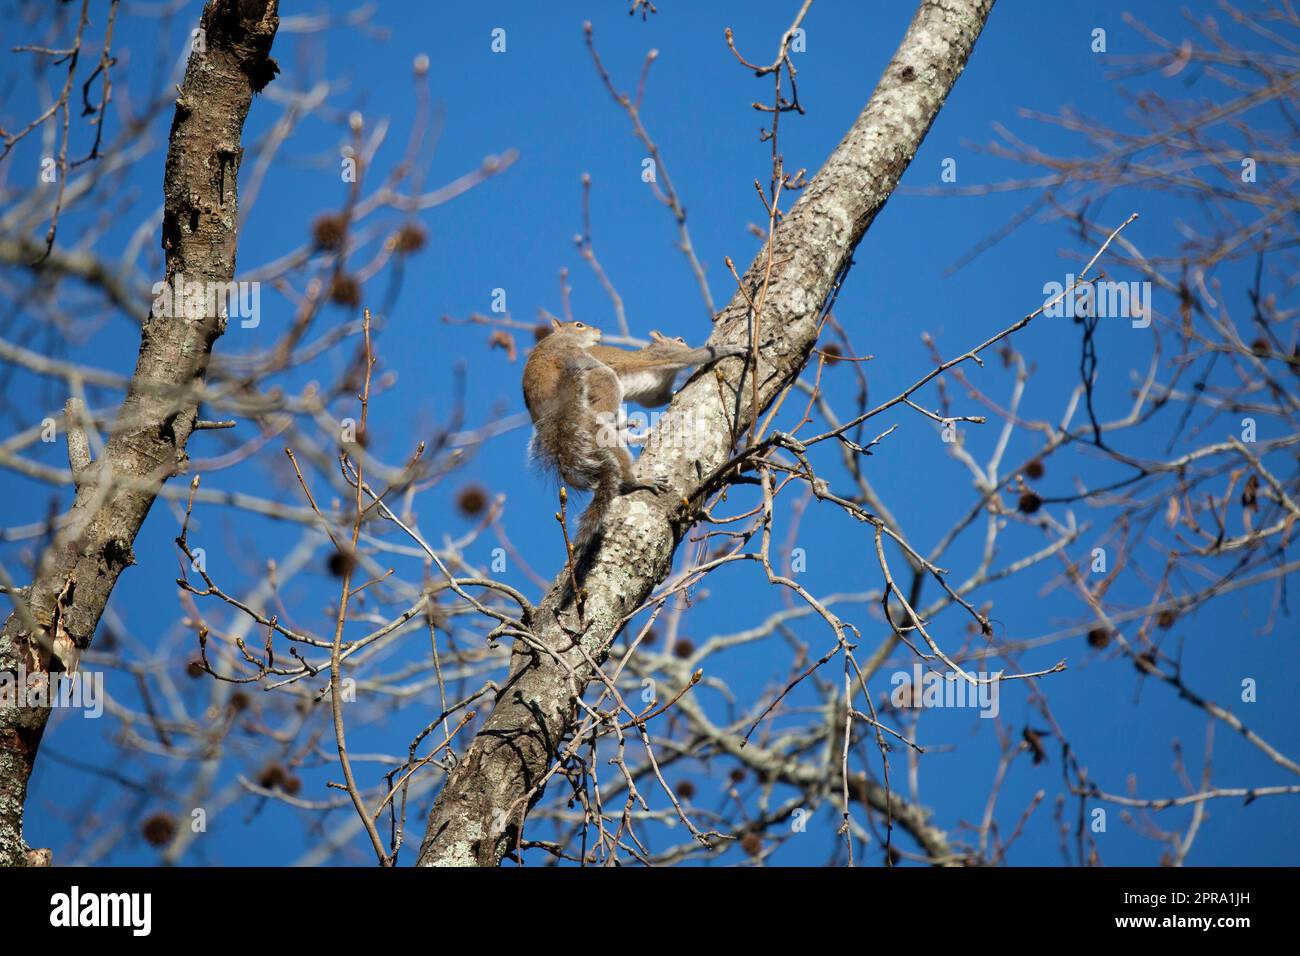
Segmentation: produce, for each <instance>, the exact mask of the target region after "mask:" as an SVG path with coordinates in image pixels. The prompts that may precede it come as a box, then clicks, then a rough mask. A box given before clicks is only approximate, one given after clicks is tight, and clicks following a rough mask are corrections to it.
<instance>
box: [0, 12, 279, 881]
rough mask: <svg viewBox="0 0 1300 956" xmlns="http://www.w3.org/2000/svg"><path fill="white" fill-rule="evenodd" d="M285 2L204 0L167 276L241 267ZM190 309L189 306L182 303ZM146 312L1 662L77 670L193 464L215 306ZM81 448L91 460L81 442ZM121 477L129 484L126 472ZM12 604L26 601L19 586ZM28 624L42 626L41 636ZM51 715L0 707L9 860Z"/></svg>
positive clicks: (8, 667)
mask: <svg viewBox="0 0 1300 956" xmlns="http://www.w3.org/2000/svg"><path fill="white" fill-rule="evenodd" d="M277 8H278V0H209V3H208V4H207V6H206V7H205V9H204V11H203V18H202V20H201V21H200V29H201V30H202V38H203V43H202V44H201V45H200V44H196V46H199V47H200V49H198V50H196V51H195V52H193V53H191V55H190V60H189V64H188V66H187V68H186V71H185V79H184V82H183V83H182V84H181V88H180V93H179V95H178V96H177V99H176V113H175V116H174V118H173V120H172V128H171V134H170V138H169V144H168V149H167V165H166V171H165V173H164V179H163V195H164V212H163V230H162V244H163V249H164V251H165V255H166V262H167V274H166V282H167V283H168V285H169V287H173V288H174V287H175V283H176V281H177V279H178V277H181V276H183V281H185V282H202V283H221V284H225V283H228V282H231V281H233V279H234V275H235V240H236V235H235V227H236V223H237V222H238V219H239V217H238V202H237V191H236V179H237V176H238V174H239V164H240V158H241V153H242V149H241V147H240V138H241V134H242V132H243V127H244V120H245V118H246V117H247V116H248V109H249V106H250V104H251V103H252V100H253V94H254V93H256V92H258V91H259V90H261V89H262V88H263V87H264V86H265V85H266V84H267V83H268V82H270V80H271V78H272V77H273V76H274V75H275V73H276V72H277V67H276V65H275V61H274V60H272V59H271V56H270V51H271V44H272V41H273V40H274V39H275V32H276V29H277V27H278V26H279V17H278V10H277ZM181 311H182V312H183V310H181ZM175 312H176V310H172V312H171V314H169V315H163V316H159V315H151V316H150V317H149V319H148V320H147V321H146V322H145V323H144V326H143V328H142V330H141V339H140V353H139V358H138V359H137V362H136V367H135V374H134V375H133V376H132V377H131V382H130V385H129V387H128V389H127V394H126V399H125V401H124V402H123V404H122V409H121V411H120V413H119V415H118V420H117V423H116V425H115V426H114V428H113V431H112V433H111V436H110V438H109V441H108V445H107V448H106V449H105V453H104V455H103V458H102V459H101V460H100V461H97V462H95V463H94V465H93V466H88V469H87V473H86V475H85V477H86V478H87V480H84V481H82V480H79V481H78V484H77V494H76V499H75V501H74V503H73V506H72V514H71V520H70V521H69V522H68V525H67V526H66V528H65V529H64V530H63V531H62V532H60V534H59V536H58V537H57V538H56V539H55V541H54V543H53V544H52V545H51V547H50V548H49V549H48V551H47V552H46V553H45V554H44V555H43V556H42V559H41V564H40V566H39V567H38V569H37V573H36V577H35V580H34V582H33V583H32V586H31V588H30V589H29V591H28V593H27V595H26V598H25V601H26V607H24V608H22V609H21V612H20V611H19V610H15V613H13V614H11V615H10V616H9V619H8V620H7V621H6V622H5V626H4V630H3V631H2V632H0V671H8V672H10V673H15V672H18V671H19V669H20V668H23V669H25V670H26V672H27V674H28V675H29V676H30V675H38V679H44V678H45V677H47V676H48V675H49V674H51V673H54V672H57V671H59V670H65V669H66V670H74V669H75V668H76V665H77V658H78V656H79V655H80V652H81V651H82V650H84V649H85V648H86V647H88V646H89V644H90V641H91V638H92V637H93V636H94V633H95V628H96V626H97V625H98V623H99V618H100V615H101V614H103V612H104V606H105V605H106V604H107V602H108V598H109V595H110V594H111V593H112V591H113V587H114V585H115V584H116V583H117V578H118V575H120V574H121V573H122V571H123V570H125V569H126V567H127V566H128V565H130V564H132V563H134V558H133V556H132V551H131V548H132V543H133V542H134V541H135V536H136V534H137V532H138V531H139V530H140V526H141V525H142V524H143V523H144V519H145V516H146V515H148V513H149V509H150V507H151V506H152V505H153V501H154V498H155V497H156V495H157V493H158V489H159V488H160V487H161V485H162V483H163V482H164V481H166V480H167V479H168V478H170V477H171V476H172V475H175V474H177V473H179V472H182V471H184V470H185V467H186V456H185V446H186V442H187V441H188V440H189V436H190V432H191V431H192V429H193V427H194V421H195V418H196V417H197V414H198V407H197V402H196V400H195V398H194V395H195V394H197V390H196V389H195V386H196V385H198V384H200V383H202V381H203V377H204V374H205V372H206V370H207V365H208V359H209V357H210V355H211V351H212V344H213V342H214V341H216V339H217V338H218V337H219V336H220V335H221V333H222V332H223V331H224V327H225V318H224V317H223V316H220V315H196V316H193V317H187V316H185V315H184V314H181V315H176V314H175ZM72 454H73V455H74V456H75V457H76V459H77V460H78V461H79V462H80V461H81V460H82V459H83V458H84V457H85V456H83V455H82V450H81V449H80V446H79V444H78V443H77V442H76V441H74V447H73V449H72ZM122 479H125V480H122ZM14 598H15V600H16V601H21V600H23V598H22V597H21V596H19V595H14ZM33 621H34V622H35V623H36V624H37V625H38V626H39V628H41V629H42V630H39V631H36V632H35V633H34V632H33V630H34V629H33V627H32V623H33ZM48 717H49V711H48V710H47V709H43V708H23V707H18V708H14V707H4V708H0V865H9V866H16V865H23V864H24V863H25V862H28V861H29V860H31V861H39V860H40V859H42V857H41V856H40V855H39V854H37V855H29V853H28V849H27V846H26V844H25V842H24V840H23V832H22V821H23V802H24V800H25V799H26V794H27V781H28V778H29V777H30V775H31V771H32V766H33V763H34V761H35V759H36V753H37V748H38V747H39V746H40V740H41V734H42V733H43V732H44V729H45V723H46V720H47V719H48Z"/></svg>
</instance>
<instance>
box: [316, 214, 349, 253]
mask: <svg viewBox="0 0 1300 956" xmlns="http://www.w3.org/2000/svg"><path fill="white" fill-rule="evenodd" d="M346 233H347V222H346V220H344V218H343V217H342V216H340V215H338V214H336V213H332V212H327V213H325V214H324V215H321V216H317V217H316V220H315V221H314V222H313V223H312V224H311V239H312V242H313V243H315V245H316V248H317V249H323V250H325V251H326V252H337V251H338V250H339V249H341V248H342V247H343V237H344V235H346Z"/></svg>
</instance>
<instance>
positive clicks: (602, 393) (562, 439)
mask: <svg viewBox="0 0 1300 956" xmlns="http://www.w3.org/2000/svg"><path fill="white" fill-rule="evenodd" d="M599 342H600V330H599V329H597V328H593V327H591V326H589V325H585V324H583V323H582V322H559V321H556V320H555V319H552V320H551V332H550V333H549V334H548V335H547V336H546V337H545V338H543V339H542V340H541V341H540V342H538V343H537V347H536V348H534V349H533V352H532V354H531V355H529V356H528V361H527V362H526V363H525V364H524V378H523V389H524V404H525V405H526V406H527V407H528V414H529V416H530V417H531V418H532V420H533V437H532V440H531V441H530V443H529V453H530V456H531V457H532V458H533V459H534V460H537V461H540V462H541V463H542V464H543V465H545V466H546V467H548V468H550V469H552V470H554V471H555V472H557V473H558V474H559V476H560V477H561V478H562V479H563V480H564V482H565V483H566V484H568V485H570V486H571V487H573V488H576V489H578V490H581V491H592V492H593V494H592V500H591V504H590V505H588V506H587V510H586V511H585V512H584V513H583V516H582V520H581V522H580V523H579V527H578V542H579V544H585V543H586V542H588V541H590V540H591V539H592V538H593V537H594V536H595V535H596V534H597V533H598V532H599V531H600V525H601V521H602V519H603V518H604V515H605V512H606V511H607V510H608V508H609V506H610V504H611V503H612V502H613V500H614V499H615V498H616V497H618V496H619V495H626V494H631V493H633V492H636V491H652V492H654V493H655V494H660V493H662V492H664V491H666V490H668V489H667V486H666V485H665V484H664V483H663V482H659V481H641V480H639V479H638V478H637V477H636V476H635V475H634V474H633V471H632V456H631V454H630V453H629V452H628V450H627V448H626V447H624V444H625V441H626V436H625V433H624V431H625V429H624V426H623V419H622V415H621V407H622V405H623V402H624V401H635V402H638V403H640V404H643V405H647V406H648V407H657V406H660V405H666V404H667V403H668V401H669V400H670V399H671V398H672V387H673V381H674V379H675V378H676V376H677V373H678V372H679V371H681V370H682V369H684V368H690V367H692V366H695V365H702V364H706V363H708V362H714V361H717V360H719V359H722V358H725V357H727V356H731V355H743V354H745V353H746V352H747V351H748V349H746V348H745V347H744V346H735V345H723V346H710V345H706V346H703V347H702V348H698V349H693V348H691V347H690V346H688V345H687V344H686V342H685V341H684V340H682V339H670V338H668V337H667V336H664V335H661V334H660V333H658V332H652V333H651V343H650V344H649V345H647V346H645V347H644V348H641V349H636V350H628V349H620V348H614V347H612V346H607V345H600V344H599Z"/></svg>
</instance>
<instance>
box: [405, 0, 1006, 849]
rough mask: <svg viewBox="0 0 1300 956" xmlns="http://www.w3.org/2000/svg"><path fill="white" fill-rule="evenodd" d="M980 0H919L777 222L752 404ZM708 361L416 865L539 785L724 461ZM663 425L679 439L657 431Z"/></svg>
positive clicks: (800, 337)
mask: <svg viewBox="0 0 1300 956" xmlns="http://www.w3.org/2000/svg"><path fill="white" fill-rule="evenodd" d="M992 7H993V0H923V2H922V3H921V5H920V8H919V9H918V10H917V12H916V16H915V17H914V18H913V20H912V23H911V25H910V26H909V27H908V30H907V34H906V35H905V36H904V37H903V41H902V43H901V44H900V45H899V47H898V50H897V51H896V52H895V54H894V58H893V59H892V60H891V61H890V63H889V66H888V67H887V68H886V70H885V73H884V75H883V76H882V77H881V79H880V82H879V84H878V85H877V87H876V90H875V92H874V93H873V94H872V97H871V100H870V102H869V103H868V104H867V106H866V108H865V109H864V110H863V111H862V114H861V115H860V116H859V117H858V119H857V121H856V122H855V123H854V124H853V126H852V128H851V129H850V130H849V132H848V135H846V136H845V137H844V139H843V141H842V142H841V143H840V145H839V146H838V147H837V148H836V150H835V152H834V153H832V154H831V156H830V158H829V159H828V160H827V161H826V164H825V165H824V166H823V167H822V169H821V171H820V172H819V173H818V174H817V176H816V177H815V178H814V179H813V181H812V182H811V184H810V185H809V186H808V187H807V188H806V189H805V190H804V193H803V195H802V196H801V197H800V199H799V201H798V202H797V203H796V204H795V205H794V207H793V208H792V209H791V210H790V212H789V213H788V214H787V215H786V216H785V218H784V220H783V221H782V222H781V225H780V227H779V228H778V229H777V231H776V234H775V237H774V238H773V240H772V243H773V249H772V255H771V257H770V261H771V262H772V264H773V265H772V269H771V276H770V285H769V287H768V290H767V295H766V299H765V304H764V305H763V314H762V320H761V328H762V337H763V341H762V343H761V345H762V354H761V358H760V361H759V363H758V370H757V374H758V396H759V404H760V407H761V408H766V407H767V406H768V405H769V404H770V403H771V402H772V401H773V400H774V399H775V397H776V396H777V395H779V394H780V392H781V390H782V389H783V388H784V387H785V386H786V385H787V384H788V383H789V382H790V381H791V380H793V379H794V378H795V377H796V376H797V375H798V374H799V371H800V370H801V369H802V368H803V366H804V363H805V362H806V361H807V359H808V356H809V354H810V352H811V350H812V348H813V346H814V344H815V342H816V338H817V330H818V318H819V314H820V312H821V309H822V306H823V304H824V303H825V301H826V299H827V297H828V296H829V295H830V293H831V290H832V289H833V287H834V284H835V281H836V279H837V277H839V276H841V275H842V273H843V272H844V270H845V269H846V268H847V267H848V265H849V263H850V261H851V258H852V254H853V250H854V248H855V247H856V246H857V244H858V241H859V240H860V239H861V238H862V236H863V234H864V233H865V232H866V230H867V228H868V226H870V224H871V222H872V220H873V219H874V218H875V216H876V214H877V213H878V212H879V211H880V209H881V207H882V206H884V204H885V201H886V200H887V199H888V198H889V195H890V193H891V192H892V191H893V189H894V187H895V185H896V184H897V182H898V180H899V178H900V177H901V176H902V174H903V170H905V169H906V168H907V165H908V163H909V162H911V159H912V157H913V156H914V155H915V154H916V150H917V149H918V147H919V146H920V144H921V141H922V140H923V139H924V137H925V134H926V132H927V131H928V130H929V128H930V124H931V123H932V122H933V121H934V118H935V116H936V115H937V114H938V112H939V109H940V107H941V106H942V105H943V102H944V100H945V98H946V97H947V95H948V92H949V91H950V90H951V89H952V87H953V84H954V83H955V82H956V81H957V77H958V76H959V75H960V74H961V71H962V69H963V68H964V67H965V65H966V61H967V58H968V57H969V56H970V53H971V50H972V48H973V47H974V44H975V40H976V38H977V37H978V36H979V34H980V31H981V30H982V29H983V27H984V23H985V21H986V20H987V18H988V15H989V13H990V12H991V10H992ZM768 262H769V255H768V250H767V248H766V247H764V249H763V250H762V251H760V252H759V254H758V256H757V257H756V258H755V260H754V263H753V264H752V265H751V266H750V268H749V271H748V272H747V274H746V275H745V276H744V277H743V281H744V284H745V287H746V288H745V293H744V294H739V293H738V294H737V295H735V296H733V298H732V300H731V302H730V304H729V305H728V306H727V307H726V309H724V310H723V312H722V313H721V315H720V316H719V319H718V322H717V330H716V333H715V335H714V337H713V340H712V341H713V342H714V343H715V344H717V343H721V342H731V343H741V342H747V341H748V335H749V333H748V329H749V324H750V321H751V319H752V316H751V315H750V314H749V305H748V302H749V301H750V300H752V299H753V297H754V293H755V290H756V289H757V288H758V286H759V284H760V283H761V282H762V280H763V276H764V274H765V272H766V268H767V264H768ZM718 369H719V371H720V372H721V373H722V375H723V377H724V378H725V380H726V385H725V387H724V388H720V387H719V384H718V381H717V379H716V378H715V377H714V376H713V375H712V374H711V373H710V374H706V375H703V376H699V377H697V378H696V379H695V380H694V381H693V382H691V383H690V384H688V385H687V386H686V387H685V388H684V389H683V390H682V392H681V393H680V394H679V395H678V396H677V397H676V398H675V399H674V401H673V404H672V406H671V407H670V410H669V420H668V421H665V422H664V423H661V425H660V427H659V428H658V429H657V430H656V433H655V438H657V439H660V440H658V441H656V440H655V439H653V438H652V441H651V444H650V445H649V446H648V447H647V448H646V450H645V452H643V454H642V456H641V459H640V461H639V464H638V470H639V471H640V472H641V474H643V475H648V474H653V475H655V476H656V477H659V478H663V479H666V480H667V482H668V483H669V484H670V485H671V487H672V488H673V490H674V492H675V494H672V495H662V496H660V497H658V498H655V497H653V496H651V495H649V494H645V493H641V494H637V495H632V496H627V497H623V498H620V499H618V500H617V501H616V502H615V504H614V506H613V507H612V508H611V510H610V512H609V514H608V515H607V517H606V532H605V535H604V538H603V541H602V543H601V545H600V548H599V551H598V552H597V553H596V554H595V555H594V556H593V558H592V561H591V565H590V569H589V570H588V571H587V574H586V578H585V581H584V585H585V588H586V590H587V591H588V596H587V598H586V601H585V603H584V607H583V615H582V620H581V622H580V623H579V622H578V620H577V617H576V615H575V614H574V612H573V609H572V607H570V606H568V605H567V604H566V603H565V602H564V597H565V591H566V588H565V587H564V584H563V581H560V582H557V585H556V587H554V588H553V589H552V591H551V594H550V595H549V596H548V598H547V599H546V601H545V602H544V603H543V604H542V606H541V607H540V608H539V609H538V612H537V614H536V616H535V618H534V620H533V622H532V626H533V634H534V637H533V638H532V639H530V640H531V641H532V644H533V646H531V647H530V646H529V643H528V642H519V643H518V644H517V646H516V655H515V658H514V660H515V664H514V667H513V670H512V675H511V679H510V680H509V681H508V683H507V684H506V686H505V687H504V689H503V690H502V692H501V694H500V695H499V696H498V699H497V702H496V706H495V709H494V710H493V711H492V714H491V715H490V716H489V718H488V720H487V722H486V723H485V724H484V726H483V728H482V729H481V730H480V731H479V733H478V735H477V736H476V737H475V739H474V741H473V742H472V744H471V745H470V747H469V750H468V751H467V752H466V754H465V755H464V757H463V758H462V760H461V761H460V763H459V764H458V765H457V767H456V769H455V770H454V771H453V772H452V773H451V775H450V777H449V778H448V780H447V783H446V784H445V785H444V787H443V790H442V792H441V793H440V794H439V796H438V799H437V802H436V803H435V805H434V807H433V810H432V812H431V813H430V816H429V825H428V829H427V831H426V834H425V838H424V843H423V846H422V847H421V849H420V858H419V862H420V864H421V865H423V866H492V865H495V864H497V863H499V862H500V861H501V859H502V857H503V856H504V855H505V854H506V853H507V852H508V851H509V850H510V848H511V846H512V845H513V844H514V842H515V840H516V838H517V835H518V831H519V826H520V821H521V819H522V817H523V814H524V813H525V812H526V810H527V805H528V804H529V803H531V802H535V801H536V799H537V797H538V796H540V793H538V792H537V791H536V786H537V784H538V782H539V780H541V778H542V777H543V776H544V775H545V774H546V772H547V769H548V767H549V764H550V761H551V760H552V758H553V757H554V755H555V754H556V752H557V750H558V748H559V746H560V744H561V743H562V742H563V741H564V739H565V737H566V735H567V734H569V733H570V732H571V731H572V729H573V727H574V726H575V724H576V719H577V713H576V707H575V705H574V698H575V695H577V694H580V693H582V690H583V688H585V686H586V684H587V682H588V680H589V679H590V677H591V668H590V665H589V664H588V663H587V660H588V658H590V659H592V660H596V661H599V660H601V659H603V658H604V656H605V654H606V653H607V651H608V648H609V646H610V644H611V643H612V642H613V640H614V637H615V635H616V634H617V630H618V628H619V626H620V625H621V622H622V619H623V617H624V616H625V615H626V614H627V613H628V612H629V611H631V610H632V609H634V608H636V607H637V606H638V605H639V604H640V603H641V602H642V601H643V600H644V599H645V598H646V597H647V596H648V595H649V594H650V592H651V591H652V590H653V588H654V587H655V585H656V584H657V583H658V582H660V581H662V580H663V579H664V578H665V577H666V576H667V575H668V573H669V571H670V570H671V567H672V560H673V552H674V551H675V549H676V546H677V544H678V542H679V541H680V540H681V538H682V536H683V535H685V534H686V532H687V531H689V529H690V521H689V519H687V518H684V517H683V509H682V508H681V507H680V505H675V504H674V499H675V498H676V497H677V496H682V497H686V498H691V497H693V496H696V495H698V494H699V492H700V490H701V489H700V484H701V481H702V479H703V478H704V477H705V476H707V475H709V474H710V473H711V472H713V471H715V470H716V469H718V468H719V467H720V466H722V465H723V464H725V463H726V462H727V461H728V458H729V455H730V454H731V449H732V446H733V443H734V441H735V439H736V436H740V435H742V434H744V432H745V431H746V430H747V429H748V427H749V424H750V419H751V413H752V411H753V406H752V405H751V402H750V398H749V394H748V393H749V387H748V386H749V383H747V382H744V381H743V376H744V374H745V370H744V368H743V363H742V362H741V361H738V360H735V359H729V360H725V361H724V362H723V363H722V364H721V365H720V366H718ZM688 422H689V423H702V426H701V425H698V424H693V425H692V426H691V427H687V423H688ZM674 425H675V426H676V428H674ZM671 433H675V434H676V435H677V436H678V438H679V439H680V438H681V436H683V435H684V436H686V437H687V438H688V439H689V440H688V441H685V442H682V441H680V440H678V441H677V442H675V443H674V442H673V441H669V440H664V436H665V435H667V434H671ZM575 639H576V640H578V641H580V642H581V647H576V646H575V645H574V641H575Z"/></svg>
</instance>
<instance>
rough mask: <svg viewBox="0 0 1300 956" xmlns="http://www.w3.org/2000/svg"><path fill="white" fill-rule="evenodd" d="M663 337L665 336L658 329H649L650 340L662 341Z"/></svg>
mask: <svg viewBox="0 0 1300 956" xmlns="http://www.w3.org/2000/svg"><path fill="white" fill-rule="evenodd" d="M665 338H666V336H665V335H664V334H663V333H662V332H660V331H659V330H658V329H651V330H650V341H651V342H662V341H663V340H664V339H665Z"/></svg>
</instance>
